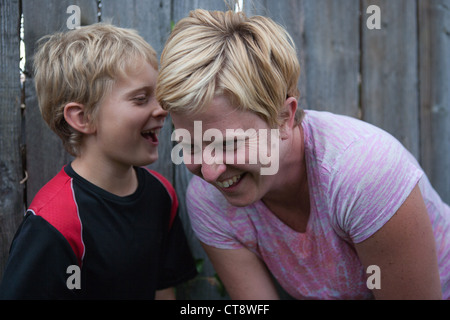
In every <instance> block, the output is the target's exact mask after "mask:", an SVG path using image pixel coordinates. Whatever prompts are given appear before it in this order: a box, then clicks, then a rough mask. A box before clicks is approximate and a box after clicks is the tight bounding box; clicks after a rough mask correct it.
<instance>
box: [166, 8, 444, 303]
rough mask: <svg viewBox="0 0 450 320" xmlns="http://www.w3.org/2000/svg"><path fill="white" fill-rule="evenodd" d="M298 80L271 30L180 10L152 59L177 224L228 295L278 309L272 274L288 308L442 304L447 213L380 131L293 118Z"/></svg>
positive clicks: (307, 114) (291, 57)
mask: <svg viewBox="0 0 450 320" xmlns="http://www.w3.org/2000/svg"><path fill="white" fill-rule="evenodd" d="M299 73H300V68H299V64H298V60H297V56H296V52H295V48H294V45H293V43H292V39H291V38H290V37H289V35H288V34H287V33H286V31H285V30H284V29H283V28H282V27H280V26H279V25H277V24H275V23H274V22H273V21H272V20H270V19H268V18H265V17H260V16H254V17H251V18H247V17H246V16H245V15H244V14H243V13H235V12H231V11H229V12H208V11H204V10H195V11H193V12H191V13H190V15H189V17H187V18H185V19H182V20H181V21H179V22H178V24H177V25H176V26H175V28H174V30H173V32H172V34H171V36H170V38H169V39H168V41H167V43H166V46H165V49H164V51H163V53H162V56H161V71H160V75H159V79H158V87H157V98H158V100H159V102H160V104H161V106H162V107H163V108H164V109H166V110H168V111H170V112H171V116H172V119H173V123H174V125H175V128H176V131H175V135H174V136H175V137H176V138H177V140H179V141H180V142H181V144H182V145H183V152H184V160H185V163H186V165H187V167H188V169H189V170H190V171H191V172H193V173H194V174H195V175H196V176H198V177H199V178H197V177H194V178H193V179H192V180H191V182H190V185H189V188H188V191H187V206H188V211H189V215H190V219H191V223H192V226H193V229H194V231H195V232H196V234H197V236H198V238H199V239H200V241H201V242H202V245H203V246H204V248H205V250H206V252H207V254H208V256H209V257H210V259H211V261H212V263H213V265H214V267H215V269H216V271H217V272H218V274H219V276H220V278H221V279H222V281H223V282H224V284H225V286H226V288H227V291H228V293H229V294H230V296H231V297H232V298H233V299H275V298H278V295H277V291H276V289H275V286H274V284H273V283H272V280H271V276H270V274H272V275H273V276H274V277H275V278H276V279H277V280H278V282H279V283H280V285H281V286H282V287H283V288H284V289H285V290H286V291H287V292H288V293H289V294H290V295H292V296H293V297H294V298H297V299H370V298H377V299H391V298H392V299H440V298H442V297H444V298H447V299H448V298H450V281H449V279H450V259H449V257H450V256H449V254H450V208H449V207H448V206H447V205H446V204H445V203H443V202H442V200H441V199H440V198H439V196H438V195H437V194H436V192H435V191H434V189H433V188H432V186H431V185H430V183H429V181H428V179H427V177H426V176H425V175H424V173H423V171H422V170H421V169H420V166H419V165H418V163H417V162H416V160H415V159H414V158H413V157H412V156H411V154H410V153H409V152H408V151H407V150H406V149H405V148H404V147H403V146H401V144H400V143H399V142H398V141H397V140H395V139H394V138H393V137H392V136H390V135H389V134H388V133H386V132H384V131H382V130H381V129H378V128H376V127H374V126H372V125H369V124H367V123H364V122H362V121H359V120H356V119H352V118H349V117H345V116H339V115H334V114H331V113H328V112H317V111H312V110H305V111H302V110H300V109H299V108H298V105H297V101H298V97H299V93H298V90H297V81H298V77H299ZM274 130H275V132H276V133H277V135H272V134H270V135H269V134H268V133H269V132H274ZM191 137H193V139H191ZM242 142H244V143H242ZM261 142H262V143H261ZM264 144H265V145H264ZM263 146H264V148H263ZM255 155H256V157H255ZM267 158H270V159H271V160H270V162H267V161H266V162H264V161H262V160H263V159H265V160H266V159H267ZM239 159H240V160H241V161H239ZM242 159H244V160H245V161H242ZM252 159H253V161H251V160H252ZM255 159H256V161H254V160H255ZM269 167H272V169H273V168H275V169H276V170H267V171H269V172H270V173H269V174H267V171H264V169H268V168H269ZM264 172H266V174H263V173H264ZM372 270H375V271H372ZM367 272H369V274H368V273H367ZM372 272H378V273H379V274H374V276H375V277H374V278H373V279H367V278H368V276H370V275H371V273H372ZM370 278H372V277H370ZM369 280H370V281H369Z"/></svg>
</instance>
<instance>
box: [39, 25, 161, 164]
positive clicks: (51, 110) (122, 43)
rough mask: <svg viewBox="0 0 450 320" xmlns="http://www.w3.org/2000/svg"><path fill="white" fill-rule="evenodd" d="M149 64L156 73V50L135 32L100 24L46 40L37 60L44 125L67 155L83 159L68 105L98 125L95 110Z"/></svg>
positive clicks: (41, 46)
mask: <svg viewBox="0 0 450 320" xmlns="http://www.w3.org/2000/svg"><path fill="white" fill-rule="evenodd" d="M143 61H145V62H147V63H149V64H150V65H151V66H153V67H154V68H155V70H158V60H157V57H156V52H155V50H154V49H153V48H152V47H151V46H150V45H149V44H148V43H147V42H146V41H145V40H144V39H143V38H142V37H141V36H139V35H138V33H137V32H136V31H135V30H131V29H124V28H119V27H116V26H113V25H110V24H105V23H97V24H92V25H89V26H85V27H81V28H79V29H75V30H71V31H68V32H64V33H63V32H61V33H55V34H53V35H49V36H45V37H43V38H42V39H40V40H39V42H38V49H37V52H36V54H35V56H34V70H35V77H34V79H35V85H36V92H37V96H38V102H39V108H40V111H41V114H42V117H43V118H44V120H45V122H46V123H47V124H48V125H49V127H50V128H51V129H52V130H53V131H54V132H56V133H57V134H58V135H59V136H60V137H61V139H62V141H63V144H64V147H65V148H66V150H67V151H68V152H69V153H70V154H72V155H74V156H77V155H79V151H80V150H79V147H80V144H81V139H82V133H80V132H78V131H76V130H75V129H73V128H72V127H71V126H69V124H68V123H67V122H66V121H65V119H64V106H65V105H66V104H68V103H69V102H76V103H80V104H83V105H84V107H85V117H86V118H87V119H88V120H89V121H91V122H92V121H94V120H95V116H96V110H97V109H98V108H97V106H98V104H99V103H100V102H101V100H102V98H103V97H104V96H105V94H106V93H108V92H109V91H110V90H111V88H112V85H113V84H114V82H115V81H116V80H117V79H118V78H119V77H121V76H124V75H125V74H127V73H129V72H133V71H135V70H137V68H139V67H140V65H139V64H138V63H139V62H143Z"/></svg>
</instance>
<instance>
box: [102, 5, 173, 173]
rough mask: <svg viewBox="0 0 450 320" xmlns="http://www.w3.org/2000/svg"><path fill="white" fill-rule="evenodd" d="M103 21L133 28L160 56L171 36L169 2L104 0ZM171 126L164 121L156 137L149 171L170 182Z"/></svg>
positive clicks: (169, 122)
mask: <svg viewBox="0 0 450 320" xmlns="http://www.w3.org/2000/svg"><path fill="white" fill-rule="evenodd" d="M101 11H102V21H104V22H110V23H112V24H114V25H117V26H120V27H123V28H132V29H135V30H136V31H138V32H139V34H140V35H141V36H142V37H143V38H144V39H145V40H146V41H147V42H148V43H150V45H151V46H152V47H153V48H154V49H155V51H156V52H157V54H158V57H159V56H160V55H161V51H162V48H163V46H164V43H165V41H166V39H167V37H168V36H169V33H170V21H171V20H170V1H159V0H151V1H149V0H135V1H122V0H103V1H102V10H101ZM171 133H172V124H171V120H170V117H168V118H167V119H166V121H165V124H164V127H163V129H162V130H161V133H160V135H159V140H160V144H159V146H158V154H159V156H158V161H156V162H155V163H153V164H151V165H149V166H148V167H149V168H151V169H153V170H156V171H158V172H160V173H161V174H163V175H164V176H165V177H166V178H167V179H168V180H169V181H170V182H173V180H174V177H173V174H174V173H173V167H172V161H171V159H170V151H171V150H172V143H171V141H170V135H171Z"/></svg>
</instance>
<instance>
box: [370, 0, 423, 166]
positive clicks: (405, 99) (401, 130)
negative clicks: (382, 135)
mask: <svg viewBox="0 0 450 320" xmlns="http://www.w3.org/2000/svg"><path fill="white" fill-rule="evenodd" d="M369 5H377V6H379V7H380V9H381V29H379V30H378V29H373V30H369V29H368V28H367V26H366V21H367V19H368V17H369V14H367V13H366V10H367V7H368V6H369ZM361 11H362V23H361V32H362V46H361V48H362V66H361V71H362V72H361V76H362V87H361V103H362V111H363V120H365V121H367V122H370V123H372V124H374V125H376V126H378V127H380V128H383V129H385V130H386V131H388V132H389V133H391V134H392V135H394V136H395V137H396V138H397V139H398V140H399V141H400V142H401V143H402V144H403V145H404V146H405V147H406V148H407V149H409V151H410V152H411V153H412V154H413V155H414V156H415V157H416V158H418V156H419V103H418V101H419V96H418V92H419V91H418V89H419V88H418V71H417V65H418V57H417V50H418V40H417V18H416V15H417V7H416V1H409V0H396V1H389V0H363V1H362V7H361Z"/></svg>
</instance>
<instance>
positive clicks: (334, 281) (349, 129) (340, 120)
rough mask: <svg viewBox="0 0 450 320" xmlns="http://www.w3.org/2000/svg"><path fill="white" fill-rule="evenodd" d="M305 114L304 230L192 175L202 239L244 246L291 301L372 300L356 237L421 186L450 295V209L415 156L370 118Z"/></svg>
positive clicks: (190, 194)
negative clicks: (237, 203)
mask: <svg viewBox="0 0 450 320" xmlns="http://www.w3.org/2000/svg"><path fill="white" fill-rule="evenodd" d="M305 112H306V116H305V118H304V120H303V122H302V126H303V129H304V136H305V158H306V168H307V175H308V184H309V190H310V202H311V212H310V217H309V221H308V225H307V229H306V232H304V233H299V232H296V231H294V230H292V229H291V228H290V227H288V226H287V225H285V224H284V223H283V222H282V221H280V220H279V219H278V218H277V217H276V216H275V215H274V214H273V213H272V212H271V211H270V210H269V209H268V208H267V207H266V206H265V205H264V203H263V202H262V201H257V202H255V203H253V204H251V205H249V206H247V207H240V208H239V207H234V206H232V205H230V204H229V203H228V202H227V201H226V199H225V198H224V197H223V196H222V194H221V193H220V192H219V191H218V190H217V189H216V188H215V187H214V186H212V185H211V184H209V183H207V182H206V181H204V180H202V179H200V178H198V177H193V178H192V180H191V182H190V185H189V188H188V190H187V207H188V212H189V216H190V219H191V223H192V228H193V229H194V231H195V233H196V235H197V236H198V238H199V239H200V241H202V242H204V243H206V244H208V245H210V246H213V247H217V248H222V249H236V248H242V247H246V248H248V249H249V250H251V251H252V252H254V253H255V254H257V255H258V256H259V257H260V258H261V259H263V260H264V262H265V264H266V265H267V267H268V269H269V270H270V271H271V273H272V274H273V276H274V277H275V278H276V279H277V281H278V282H279V283H280V285H281V286H282V287H283V288H284V289H285V290H286V291H287V292H288V293H289V294H290V295H291V296H292V297H294V298H297V299H370V298H373V295H372V293H371V291H370V290H369V289H368V288H367V284H366V277H367V274H366V270H365V269H364V268H363V266H362V264H361V262H360V261H359V259H358V256H357V255H356V252H355V250H354V248H353V246H352V243H359V242H361V241H363V240H365V239H367V238H368V237H370V236H371V235H372V234H374V233H375V232H376V231H377V230H379V229H380V228H381V227H382V226H383V225H384V224H385V223H386V222H387V221H388V220H389V219H390V218H391V217H392V216H393V214H394V213H395V212H396V211H397V209H398V208H399V207H400V206H401V204H402V203H403V202H404V201H405V199H406V197H407V196H408V195H409V194H410V193H411V191H412V189H413V188H414V186H415V185H416V184H417V183H419V187H420V189H421V192H422V195H423V197H424V200H425V203H426V206H427V209H428V213H429V216H430V220H431V222H432V225H433V231H434V235H435V238H436V245H437V253H438V259H439V270H440V276H441V285H442V291H443V297H444V298H446V299H448V298H450V207H449V206H448V205H446V204H445V203H443V202H442V201H441V199H440V197H439V196H438V194H437V193H436V192H435V191H434V189H433V188H432V186H431V185H430V183H429V181H428V179H427V177H426V176H425V174H424V173H423V171H422V169H421V168H420V166H419V165H418V163H417V161H416V160H415V159H414V157H413V156H412V155H411V154H410V153H409V152H408V151H407V150H406V149H405V148H404V147H403V146H402V145H401V144H400V143H399V142H398V141H397V140H396V139H394V138H393V137H392V136H391V135H389V134H388V133H386V132H385V131H383V130H381V129H379V128H376V127H374V126H372V125H370V124H367V123H365V122H362V121H359V120H356V119H353V118H350V117H346V116H339V115H335V114H332V113H328V112H319V111H312V110H306V111H305ZM382 273H383V271H382V270H381V285H383V283H382Z"/></svg>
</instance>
